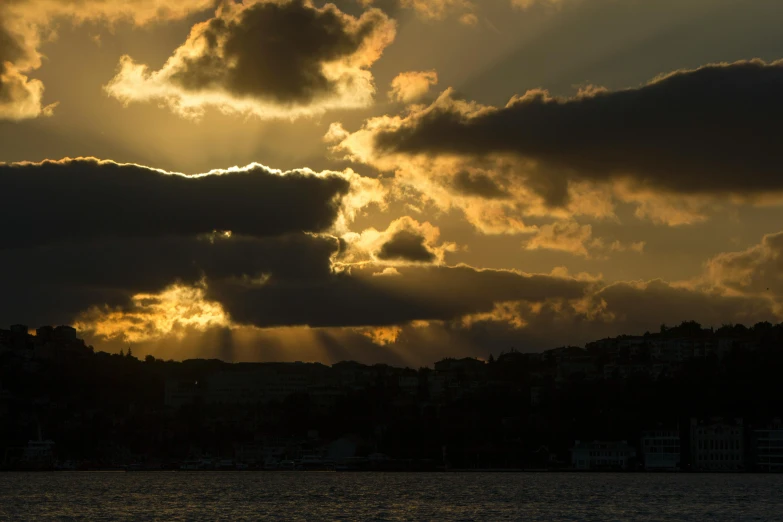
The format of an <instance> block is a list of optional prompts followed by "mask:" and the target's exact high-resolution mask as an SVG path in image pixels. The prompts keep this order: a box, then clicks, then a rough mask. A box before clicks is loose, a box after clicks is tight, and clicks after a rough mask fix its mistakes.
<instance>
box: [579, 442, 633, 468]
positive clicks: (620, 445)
mask: <svg viewBox="0 0 783 522" xmlns="http://www.w3.org/2000/svg"><path fill="white" fill-rule="evenodd" d="M635 461H636V450H635V449H634V448H633V447H631V446H629V445H628V442H627V441H624V440H623V441H594V442H581V441H576V442H575V443H574V447H573V448H571V464H572V466H573V468H574V469H578V470H629V469H632V468H633V465H634V464H635Z"/></svg>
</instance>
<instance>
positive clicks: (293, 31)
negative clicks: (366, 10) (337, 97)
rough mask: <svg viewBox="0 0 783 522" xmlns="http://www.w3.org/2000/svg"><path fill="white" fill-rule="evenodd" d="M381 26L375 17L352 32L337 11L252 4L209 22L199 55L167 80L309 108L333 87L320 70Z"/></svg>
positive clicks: (299, 3)
mask: <svg viewBox="0 0 783 522" xmlns="http://www.w3.org/2000/svg"><path fill="white" fill-rule="evenodd" d="M385 20H386V19H385V17H383V16H382V15H381V14H380V13H378V14H377V15H376V16H371V17H367V18H366V19H364V20H362V22H360V23H358V24H356V26H353V24H351V23H350V22H352V20H351V19H350V18H346V17H345V15H343V14H342V13H341V12H340V11H338V10H337V9H334V8H324V9H321V10H318V9H313V8H312V7H310V6H308V5H307V4H306V3H305V2H304V1H303V0H293V1H291V2H287V3H282V4H280V3H275V2H262V3H258V4H255V5H251V6H250V7H248V8H247V9H245V10H243V11H242V13H241V15H240V16H238V17H236V18H228V19H227V18H223V17H218V18H214V19H212V20H210V21H209V22H208V23H207V26H206V27H205V28H204V30H203V31H202V33H201V35H200V38H201V40H200V41H201V42H203V43H205V44H206V47H205V48H204V49H203V54H201V55H199V56H196V57H193V58H191V57H185V58H183V60H182V63H181V66H180V68H179V69H178V70H177V71H176V72H175V73H174V74H173V75H172V76H171V80H172V81H173V82H175V83H178V84H179V85H181V86H182V87H184V88H186V89H188V90H193V91H198V90H202V89H213V88H216V87H217V88H220V89H224V90H226V91H228V92H230V93H232V94H235V95H237V96H258V97H261V98H271V99H273V100H274V101H276V102H280V103H309V102H311V101H312V100H313V99H314V98H316V97H317V96H320V95H322V94H323V93H333V92H334V90H335V89H336V88H337V86H338V82H337V81H336V80H334V79H330V78H327V76H326V75H325V74H324V71H323V65H324V64H325V63H329V62H333V61H336V60H339V59H341V58H345V57H347V56H350V55H353V54H354V53H356V52H357V51H358V50H359V48H360V47H361V46H362V44H363V43H364V41H365V39H366V38H367V37H368V36H370V35H371V34H372V33H373V32H374V31H376V30H378V28H379V26H380V25H381V24H383V23H384V22H385Z"/></svg>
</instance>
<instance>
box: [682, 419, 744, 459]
mask: <svg viewBox="0 0 783 522" xmlns="http://www.w3.org/2000/svg"><path fill="white" fill-rule="evenodd" d="M744 437H745V430H744V426H743V425H742V419H734V421H732V422H729V421H724V420H723V419H712V420H710V421H702V420H697V419H691V466H692V468H693V470H694V471H742V470H744V469H745V444H744Z"/></svg>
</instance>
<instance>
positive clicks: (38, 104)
mask: <svg viewBox="0 0 783 522" xmlns="http://www.w3.org/2000/svg"><path fill="white" fill-rule="evenodd" d="M214 3H215V2H214V0H127V1H123V2H113V1H107V0H79V1H72V0H8V1H5V2H3V3H2V4H0V120H11V121H19V120H24V119H30V118H36V117H39V116H50V115H51V114H52V113H53V110H54V108H55V107H56V106H57V103H56V102H55V103H51V104H49V105H44V103H43V94H44V85H43V83H42V82H41V81H40V80H37V79H31V78H29V75H30V74H31V73H33V72H34V71H35V70H37V69H38V68H40V67H41V64H42V56H41V54H40V52H39V50H38V49H39V47H40V44H41V42H42V40H43V39H44V38H53V37H54V36H55V35H54V32H53V30H52V26H53V25H54V23H55V22H56V21H58V20H60V19H68V20H70V21H72V22H73V23H81V22H85V21H88V20H90V21H96V20H97V21H102V22H105V23H109V24H113V23H115V22H118V21H120V20H127V21H131V22H133V23H135V24H138V25H143V24H149V23H151V22H155V21H166V20H176V19H180V18H183V17H185V16H187V15H188V14H190V13H193V12H196V11H200V10H203V9H206V8H209V7H211V6H213V5H214Z"/></svg>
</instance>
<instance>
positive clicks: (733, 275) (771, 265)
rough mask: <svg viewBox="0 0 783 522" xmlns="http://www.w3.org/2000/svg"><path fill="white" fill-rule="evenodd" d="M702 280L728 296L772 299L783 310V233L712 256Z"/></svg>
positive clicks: (766, 236)
mask: <svg viewBox="0 0 783 522" xmlns="http://www.w3.org/2000/svg"><path fill="white" fill-rule="evenodd" d="M701 283H702V284H705V285H707V286H708V287H709V288H712V289H714V290H717V291H720V292H723V293H725V294H728V295H739V296H750V297H755V298H761V299H768V300H770V301H773V302H775V303H776V305H777V306H778V307H779V309H781V310H783V232H777V233H774V234H767V235H765V236H764V237H763V238H762V239H761V242H760V243H758V244H756V245H753V246H751V247H749V248H747V249H746V250H742V251H739V252H724V253H721V254H718V255H717V256H715V257H713V258H711V259H709V260H708V261H707V263H706V269H705V275H704V278H703V280H702V281H701Z"/></svg>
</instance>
